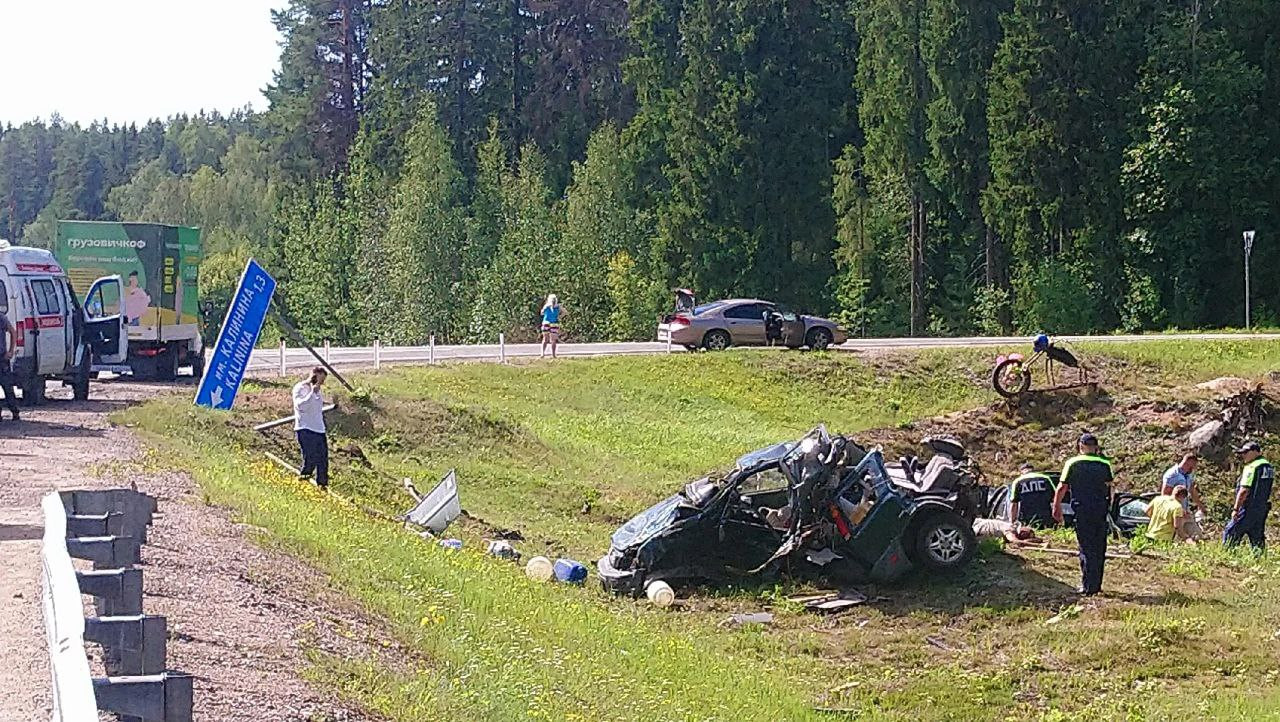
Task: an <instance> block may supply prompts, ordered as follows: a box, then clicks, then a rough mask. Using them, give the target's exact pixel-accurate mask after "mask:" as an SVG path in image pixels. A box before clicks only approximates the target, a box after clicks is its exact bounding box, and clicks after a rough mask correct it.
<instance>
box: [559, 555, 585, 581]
mask: <svg viewBox="0 0 1280 722" xmlns="http://www.w3.org/2000/svg"><path fill="white" fill-rule="evenodd" d="M553 569H554V572H555V575H556V579H557V580H559V581H562V582H564V583H566V584H581V583H583V582H584V581H586V580H587V568H586V567H585V566H583V564H582V562H579V561H575V560H573V559H564V558H561V559H557V560H556V563H555V565H554V566H553Z"/></svg>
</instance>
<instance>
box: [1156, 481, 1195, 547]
mask: <svg viewBox="0 0 1280 722" xmlns="http://www.w3.org/2000/svg"><path fill="white" fill-rule="evenodd" d="M1187 493H1188V492H1187V487H1185V486H1177V487H1174V489H1173V495H1172V496H1170V495H1168V494H1160V495H1158V496H1156V497H1155V498H1154V499H1152V500H1151V504H1150V505H1148V506H1147V516H1148V517H1150V518H1151V521H1150V522H1149V523H1148V524H1147V538H1148V539H1150V540H1152V541H1158V542H1172V541H1192V540H1193V539H1194V538H1195V537H1194V535H1193V534H1192V532H1191V529H1190V528H1189V527H1188V522H1190V523H1192V524H1194V523H1195V522H1194V520H1192V518H1191V515H1190V514H1189V513H1188V512H1187V510H1186V508H1184V507H1183V506H1182V503H1183V502H1184V501H1186V499H1187Z"/></svg>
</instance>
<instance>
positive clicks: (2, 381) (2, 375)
mask: <svg viewBox="0 0 1280 722" xmlns="http://www.w3.org/2000/svg"><path fill="white" fill-rule="evenodd" d="M0 393H3V394H4V403H5V406H7V407H8V409H9V411H11V412H13V413H14V414H17V413H18V397H17V395H16V394H15V393H14V391H13V367H12V366H10V363H9V359H0Z"/></svg>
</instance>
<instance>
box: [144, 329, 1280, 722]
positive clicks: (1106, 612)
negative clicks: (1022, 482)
mask: <svg viewBox="0 0 1280 722" xmlns="http://www.w3.org/2000/svg"><path fill="white" fill-rule="evenodd" d="M1084 351H1085V353H1086V355H1088V356H1090V357H1091V361H1094V362H1095V363H1096V364H1097V365H1098V366H1099V367H1100V370H1101V372H1102V373H1103V374H1104V375H1105V376H1106V378H1107V385H1108V387H1109V388H1115V389H1117V391H1116V392H1114V393H1115V395H1117V396H1120V395H1121V393H1120V390H1122V391H1123V393H1124V394H1129V395H1135V396H1160V395H1161V394H1165V395H1168V394H1171V393H1176V392H1173V391H1171V389H1172V388H1173V387H1177V386H1181V385H1183V384H1186V383H1189V382H1194V381H1199V380H1203V379H1206V378H1211V377H1214V376H1218V375H1224V374H1234V375H1244V376H1258V375H1261V374H1263V373H1265V372H1267V371H1269V370H1270V369H1271V368H1273V367H1275V366H1276V362H1277V353H1276V349H1275V348H1274V345H1269V344H1264V343H1250V342H1223V343H1213V344H1198V345H1193V344H1184V343H1181V342H1150V343H1141V344H1132V345H1124V346H1107V347H1105V350H1104V349H1103V348H1086V349H1085V350H1084ZM991 355H992V354H991V353H990V352H989V351H987V350H981V351H959V352H954V351H952V352H925V353H914V354H887V355H872V356H867V357H862V358H859V357H855V356H853V355H849V354H797V353H768V352H758V353H756V352H751V353H726V354H698V355H684V354H680V355H673V356H670V357H665V356H658V357H640V358H637V357H627V358H606V359H594V360H581V361H561V362H558V363H554V364H552V363H533V364H527V365H514V366H497V365H483V364H473V365H458V366H447V367H437V368H429V369H425V368H416V369H404V370H399V371H395V372H392V373H386V374H381V375H369V376H365V377H362V378H360V379H359V382H360V383H361V384H363V385H364V386H365V387H366V388H367V389H368V390H369V392H370V394H369V398H368V399H367V400H353V399H350V398H345V395H343V394H339V397H341V411H340V413H339V414H337V415H335V418H334V422H335V423H334V424H333V426H334V429H333V437H334V438H333V446H334V447H335V452H334V461H335V466H336V469H335V482H334V488H335V490H336V491H337V492H338V494H339V495H340V496H341V497H342V498H333V497H329V498H326V497H324V496H323V495H321V494H319V493H317V492H315V491H314V490H312V489H310V488H308V487H306V486H303V485H300V484H298V483H297V482H294V481H292V480H290V479H286V478H283V477H282V476H280V474H279V473H278V472H276V471H275V470H274V469H272V468H271V467H270V466H269V465H268V464H267V463H265V462H263V461H261V458H262V457H261V455H260V453H259V452H260V450H261V449H262V448H264V446H263V442H262V440H261V439H259V438H258V437H257V436H256V435H254V434H253V433H252V432H250V431H248V430H247V429H248V427H250V426H251V425H252V424H253V423H255V422H259V421H262V420H265V419H268V418H272V417H274V416H277V415H283V414H286V413H288V403H287V393H286V390H285V388H284V387H283V386H278V385H271V384H266V385H256V386H252V387H250V388H248V389H246V391H245V392H244V393H245V395H244V396H243V397H242V398H241V400H240V401H239V402H238V406H237V410H236V411H235V412H233V413H231V414H224V413H214V412H208V411H205V410H200V409H193V408H191V407H190V406H189V402H188V401H187V400H186V399H181V398H166V399H158V400H157V401H154V402H152V403H149V404H147V405H145V406H143V407H139V408H135V409H132V410H129V411H127V412H125V413H124V414H123V416H122V420H123V421H124V422H126V423H129V424H130V425H133V426H135V427H136V428H138V429H139V430H140V431H141V432H142V433H143V434H144V435H145V436H146V437H147V438H149V439H150V440H151V441H152V442H153V443H154V444H155V446H156V448H157V451H158V454H157V458H163V459H165V463H166V464H172V465H176V466H179V467H182V468H185V469H188V470H190V471H191V472H192V473H193V475H194V476H195V477H196V478H197V479H198V480H199V481H200V483H201V484H202V485H203V487H204V488H205V490H206V494H207V495H208V498H209V500H210V501H211V502H212V503H216V504H221V505H226V506H229V507H231V508H232V509H234V510H236V511H237V512H238V513H239V514H240V515H241V516H243V518H244V519H245V521H247V522H248V523H251V524H253V525H255V526H257V527H261V528H263V529H264V530H265V534H266V535H267V536H266V537H265V539H264V541H266V542H268V543H272V544H278V545H281V546H283V547H284V548H286V549H287V550H289V551H290V552H291V553H294V554H296V555H298V556H299V557H300V558H302V559H305V560H307V561H309V562H311V563H313V564H314V565H316V566H317V567H318V568H319V569H321V570H322V571H324V572H326V573H327V574H329V575H330V576H331V577H332V578H333V581H334V584H335V585H336V586H338V587H339V588H340V589H342V590H344V591H345V592H346V593H348V594H350V595H351V596H353V597H354V598H356V599H358V600H360V601H361V602H362V603H363V604H365V605H366V606H367V607H368V608H369V609H370V610H372V611H374V612H376V613H378V614H380V615H381V616H383V617H385V618H386V619H387V620H388V621H389V623H390V624H391V626H392V628H393V630H394V631H395V632H396V634H397V636H398V637H399V638H401V639H402V641H403V642H404V643H405V644H406V646H407V647H408V648H409V649H412V650H414V654H415V656H414V657H413V658H412V659H406V660H404V663H403V664H402V665H400V666H399V667H398V668H396V669H393V670H386V669H384V668H382V667H380V666H378V665H377V664H375V663H374V662H373V661H371V660H336V659H332V658H327V657H324V656H323V655H321V654H319V653H317V657H316V664H315V665H314V667H313V668H312V670H311V673H312V674H313V675H315V676H316V678H317V679H318V680H320V681H322V682H323V683H325V684H328V685H332V686H333V687H334V688H335V689H337V690H338V691H339V692H340V693H342V694H344V695H346V696H349V697H351V698H353V699H355V700H358V701H360V702H361V703H363V704H364V705H366V706H367V707H369V708H370V709H371V710H375V711H380V712H381V713H382V714H384V715H386V716H387V717H388V718H390V719H396V720H400V719H405V720H408V719H418V718H421V717H423V716H425V715H432V716H436V717H441V718H445V719H493V720H513V719H591V720H595V719H602V720H611V719H618V720H631V719H678V720H686V719H689V720H694V719H752V720H754V719H759V720H781V719H787V720H791V719H832V718H837V719H839V718H847V719H865V718H883V719H913V720H914V719H1008V718H1017V719H1023V718H1028V717H1030V718H1041V717H1042V718H1047V719H1052V718H1063V719H1065V718H1072V719H1077V718H1093V719H1114V718H1117V717H1122V718H1123V717H1126V716H1129V717H1138V718H1142V717H1144V716H1145V715H1148V714H1155V713H1156V712H1157V711H1159V710H1160V709H1161V707H1162V705H1175V706H1176V705H1179V704H1188V705H1192V706H1193V707H1196V708H1200V706H1203V713H1205V714H1210V715H1213V716H1218V715H1221V716H1230V715H1232V714H1235V712H1234V710H1252V709H1260V708H1261V706H1264V705H1265V703H1266V700H1268V699H1272V698H1274V695H1275V680H1274V674H1275V670H1274V667H1275V663H1274V659H1275V654H1276V652H1277V651H1280V650H1277V644H1276V642H1275V641H1274V640H1273V638H1272V632H1273V631H1274V628H1275V626H1276V625H1277V624H1280V582H1278V581H1277V579H1276V567H1275V566H1274V565H1273V564H1271V563H1270V562H1269V561H1262V562H1259V561H1255V560H1253V559H1252V558H1250V557H1247V556H1240V555H1236V554H1226V553H1224V552H1222V551H1221V550H1220V549H1218V548H1217V547H1216V546H1211V547H1206V548H1204V549H1195V550H1192V549H1176V550H1163V551H1159V552H1156V553H1154V554H1152V555H1151V556H1146V557H1136V558H1134V559H1129V560H1123V561H1120V562H1117V563H1113V565H1112V567H1111V569H1110V570H1109V575H1110V576H1109V582H1110V583H1109V586H1111V587H1113V588H1114V589H1115V590H1116V596H1115V597H1114V598H1111V599H1107V600H1103V601H1102V602H1100V603H1099V604H1098V605H1097V606H1094V607H1087V608H1085V609H1082V610H1079V611H1078V612H1075V611H1071V608H1070V606H1069V605H1070V597H1069V594H1068V593H1067V592H1068V591H1069V589H1070V585H1072V584H1074V582H1075V575H1076V574H1078V571H1077V570H1076V567H1075V564H1076V562H1075V560H1074V559H1073V558H1070V557H1064V556H1057V555H1048V554H1043V553H1033V552H1018V553H1002V552H1000V551H999V550H998V549H996V548H994V547H988V548H986V549H985V550H984V555H983V556H982V558H981V559H980V560H979V561H978V563H977V564H975V566H974V568H973V569H972V570H971V571H970V572H967V573H966V574H964V575H962V576H960V577H958V578H955V579H950V580H933V579H919V578H917V579H913V580H910V581H908V582H906V583H904V584H901V585H897V586H892V587H885V588H882V589H868V590H867V591H869V592H870V593H871V594H872V596H873V602H872V603H871V604H869V605H867V606H866V607H864V608H861V609H859V610H857V611H855V612H854V613H850V614H846V615H843V616H841V617H837V618H831V619H826V618H816V617H813V616H811V615H808V614H806V613H803V612H801V611H798V610H797V609H796V608H795V605H794V604H792V603H789V602H787V601H786V600H785V596H786V594H787V593H788V592H790V591H792V590H793V589H794V587H793V586H792V585H782V586H778V587H772V586H770V587H760V586H756V587H751V588H748V589H745V590H728V591H727V592H724V591H721V592H715V591H712V590H703V591H701V592H699V593H696V594H695V595H694V597H693V598H692V599H691V601H690V603H689V604H688V605H687V606H686V607H685V608H683V609H682V610H680V611H668V612H661V611H658V610H654V609H651V608H649V607H647V606H646V605H644V604H643V603H641V602H632V601H629V600H617V599H613V598H610V597H608V596H606V595H604V594H603V593H602V592H600V591H599V590H597V589H596V588H595V587H594V586H588V587H587V588H584V589H574V588H566V587H562V586H547V585H538V584H534V583H532V582H529V581H527V580H526V579H525V578H524V576H523V575H522V574H521V573H520V572H519V570H518V569H517V568H515V567H514V566H512V565H510V564H506V563H503V562H500V561H497V560H493V559H489V558H486V557H484V556H483V555H481V554H480V553H479V552H477V551H475V550H476V549H477V548H479V546H480V542H481V540H482V539H483V538H486V537H490V536H491V535H492V534H493V533H495V531H496V530H499V529H504V530H515V531H518V532H519V533H520V534H522V535H523V536H524V539H525V540H524V541H523V542H520V543H518V544H517V546H519V547H520V548H521V549H522V551H524V552H525V554H526V555H531V554H534V553H550V554H558V553H566V554H570V555H572V556H575V557H577V558H579V559H581V560H583V561H584V562H590V561H592V560H593V559H594V558H595V556H597V555H599V554H600V553H602V552H603V551H604V550H605V549H606V547H607V538H608V535H609V533H611V532H612V530H613V529H614V528H615V527H616V526H617V525H618V523H620V522H621V521H623V520H625V518H627V517H628V516H630V515H631V514H633V513H635V512H636V511H638V510H640V509H642V508H644V507H645V506H647V505H649V504H650V503H652V502H653V501H654V500H656V499H657V498H658V497H660V496H664V495H666V494H669V493H670V492H671V491H672V490H673V489H674V488H676V486H677V485H678V484H680V483H682V482H684V481H686V480H688V479H689V478H693V477H696V476H698V475H700V474H703V473H708V472H711V471H715V470H717V469H719V470H723V469H725V468H727V467H728V466H730V465H731V464H732V460H733V459H734V458H735V457H736V456H737V455H739V454H741V453H743V452H745V451H748V450H751V449H754V448H758V447H760V446H764V445H766V444H769V443H773V442H775V441H777V440H779V439H785V438H793V437H796V436H798V435H799V434H801V433H803V432H804V431H805V430H807V429H808V428H809V427H811V426H812V425H814V424H815V423H819V422H826V423H827V424H828V425H829V426H830V427H832V428H833V430H836V431H840V432H860V431H865V430H871V429H881V431H879V432H874V433H869V436H868V437H864V438H865V439H866V440H867V441H873V442H874V441H877V440H878V438H879V437H880V436H884V437H885V438H886V441H887V440H889V437H893V440H895V441H896V440H899V439H905V438H907V437H909V436H911V435H913V434H915V433H916V432H917V429H916V428H915V427H914V426H912V422H914V421H916V420H919V419H923V418H925V417H931V416H936V415H938V414H943V413H946V412H951V411H957V410H964V409H972V408H975V407H982V406H984V405H987V404H989V403H991V402H992V401H993V400H994V399H993V396H992V394H991V393H990V392H989V391H988V390H987V386H986V383H987V382H986V378H985V375H986V372H987V370H988V368H989V364H990V359H991ZM1074 413H1076V416H1072V417H1069V418H1062V419H1057V420H1055V421H1054V422H1053V423H1054V424H1059V425H1061V426H1062V428H1066V427H1067V426H1070V425H1071V424H1076V425H1081V424H1090V423H1094V422H1095V421H1097V420H1098V419H1096V418H1095V415H1096V414H1099V413H1103V414H1104V415H1108V416H1111V417H1119V416H1124V415H1125V413H1126V412H1125V410H1124V409H1123V408H1107V409H1103V410H1102V411H1099V410H1098V408H1096V405H1095V406H1090V405H1082V406H1080V407H1079V408H1078V409H1076V410H1075V412H1074ZM1104 420H1105V419H1104ZM1112 421H1115V422H1117V423H1120V422H1123V419H1119V420H1118V421H1117V420H1116V419H1112ZM1120 425H1121V426H1123V423H1120ZM1117 428H1119V426H1118V427H1117ZM1055 429H1056V427H1055ZM1050 430H1053V429H1049V430H1046V431H1050ZM960 431H963V430H962V429H961V430H960ZM1134 433H1135V434H1136V433H1137V432H1136V431H1135V432H1134ZM1153 433H1154V432H1153ZM870 436H876V437H877V438H870ZM1066 438H1067V435H1065V434H1064V436H1063V438H1062V439H1060V440H1056V441H1055V443H1056V444H1058V445H1066V444H1067V442H1066V441H1065V439H1066ZM1135 438H1136V437H1135ZM272 443H274V444H278V445H279V447H278V448H287V444H288V440H287V437H286V436H285V435H281V437H277V438H276V439H275V440H274V441H273V442H272ZM984 443H987V442H984ZM994 443H995V442H989V444H988V446H989V447H990V448H987V449H984V453H990V454H991V455H992V456H998V455H1000V454H1001V453H1002V452H1003V453H1005V454H1006V455H1010V454H1011V453H1012V452H1013V451H1014V450H1009V449H1003V450H1002V449H999V448H995V447H994V446H991V445H992V444H994ZM1009 443H1013V444H1022V443H1024V440H1023V439H1022V437H1010V438H1009ZM265 448H271V447H270V446H267V447H265ZM1067 451H1068V449H1065V448H1064V449H1061V453H1063V454H1065V453H1066V452H1067ZM1053 452H1054V449H1050V448H1046V449H1044V450H1042V452H1041V453H1043V454H1045V455H1046V456H1049V455H1052V454H1053ZM1134 460H1135V462H1136V461H1137V457H1136V455H1135V456H1134ZM1142 463H1145V464H1147V465H1148V466H1154V465H1158V464H1161V463H1164V461H1163V459H1162V458H1156V457H1155V456H1153V457H1152V458H1151V459H1150V460H1146V461H1143V462H1142ZM994 466H997V467H998V466H999V464H998V463H997V464H994ZM451 467H456V468H457V469H458V473H459V479H460V488H461V491H462V496H463V505H464V507H465V508H466V509H467V511H468V513H469V515H470V519H468V520H464V522H463V523H460V524H459V525H458V526H457V527H456V528H455V529H452V530H451V533H454V532H457V533H458V534H459V535H460V536H462V537H463V538H464V539H465V540H466V541H467V543H468V547H469V548H468V549H466V550H464V551H463V552H462V553H450V552H447V551H445V550H442V549H439V548H437V547H435V546H433V545H431V544H429V543H428V542H426V541H424V540H422V539H419V538H418V537H417V536H415V535H412V534H410V533H407V532H405V531H404V530H403V529H401V528H400V527H399V526H398V525H396V524H394V523H390V522H387V521H379V520H378V519H376V518H375V517H372V516H370V515H369V514H367V513H365V509H366V508H367V509H372V510H376V511H377V512H379V513H384V514H394V513H398V512H401V511H403V510H404V509H405V508H406V507H407V503H406V502H407V497H405V496H404V494H403V492H402V491H401V490H400V489H399V488H398V481H396V479H398V478H400V477H402V476H410V477H412V478H414V479H415V480H416V481H417V482H418V485H419V487H420V488H421V487H426V486H429V485H430V480H432V479H434V478H436V477H438V476H439V475H440V474H442V473H443V472H444V471H445V470H447V469H448V468H451ZM761 608H769V609H771V610H772V611H774V613H775V615H776V616H777V620H776V622H775V624H773V625H771V626H770V627H767V628H750V627H749V628H742V629H737V628H732V627H723V626H721V625H720V624H719V623H720V622H721V621H722V620H723V619H724V618H725V617H726V616H727V614H728V613H730V612H732V611H755V610H759V609H761ZM1063 608H1067V610H1068V611H1067V613H1066V614H1064V615H1062V617H1063V618H1062V619H1061V620H1060V621H1058V622H1055V623H1053V624H1049V623H1048V620H1049V619H1050V618H1052V617H1053V616H1054V615H1055V614H1057V613H1058V612H1059V611H1060V610H1061V609H1063ZM1246 612H1248V613H1246ZM1268 673H1270V674H1271V676H1270V677H1268V676H1267V675H1268ZM1250 680H1253V681H1254V682H1255V683H1254V684H1248V682H1249V681H1250ZM1257 680H1266V681H1265V682H1264V683H1256V682H1257ZM1244 690H1247V691H1248V693H1247V694H1243V693H1241V692H1243V691H1244ZM1156 691H1159V692H1160V694H1156V693H1155V692H1156ZM1255 705H1257V706H1255Z"/></svg>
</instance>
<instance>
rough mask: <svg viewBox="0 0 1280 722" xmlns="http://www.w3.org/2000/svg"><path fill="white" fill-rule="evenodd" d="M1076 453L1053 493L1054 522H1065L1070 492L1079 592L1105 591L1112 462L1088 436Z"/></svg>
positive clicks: (1063, 468)
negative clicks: (1064, 508)
mask: <svg viewBox="0 0 1280 722" xmlns="http://www.w3.org/2000/svg"><path fill="white" fill-rule="evenodd" d="M1076 450H1077V452H1078V453H1077V454H1076V455H1075V456H1073V457H1071V458H1070V459H1067V463H1066V464H1064V465H1063V467H1062V476H1060V477H1059V478H1058V488H1057V490H1056V491H1055V492H1054V494H1053V519H1054V521H1056V522H1058V523H1059V524H1061V523H1062V498H1063V497H1064V496H1066V494H1067V490H1068V489H1070V490H1071V508H1072V509H1073V510H1074V511H1075V524H1076V542H1077V543H1078V544H1079V546H1080V590H1079V591H1080V593H1081V594H1087V595H1093V594H1097V593H1098V592H1101V591H1102V572H1103V567H1104V566H1105V564H1106V558H1107V518H1108V515H1109V514H1110V513H1111V482H1112V481H1113V480H1114V479H1115V475H1114V473H1113V472H1112V469H1111V461H1110V460H1109V459H1107V458H1106V457H1105V456H1103V455H1102V454H1101V453H1100V452H1099V451H1098V437H1096V436H1094V435H1093V434H1089V433H1085V434H1082V435H1081V436H1080V440H1079V442H1078V443H1077V444H1076Z"/></svg>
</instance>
